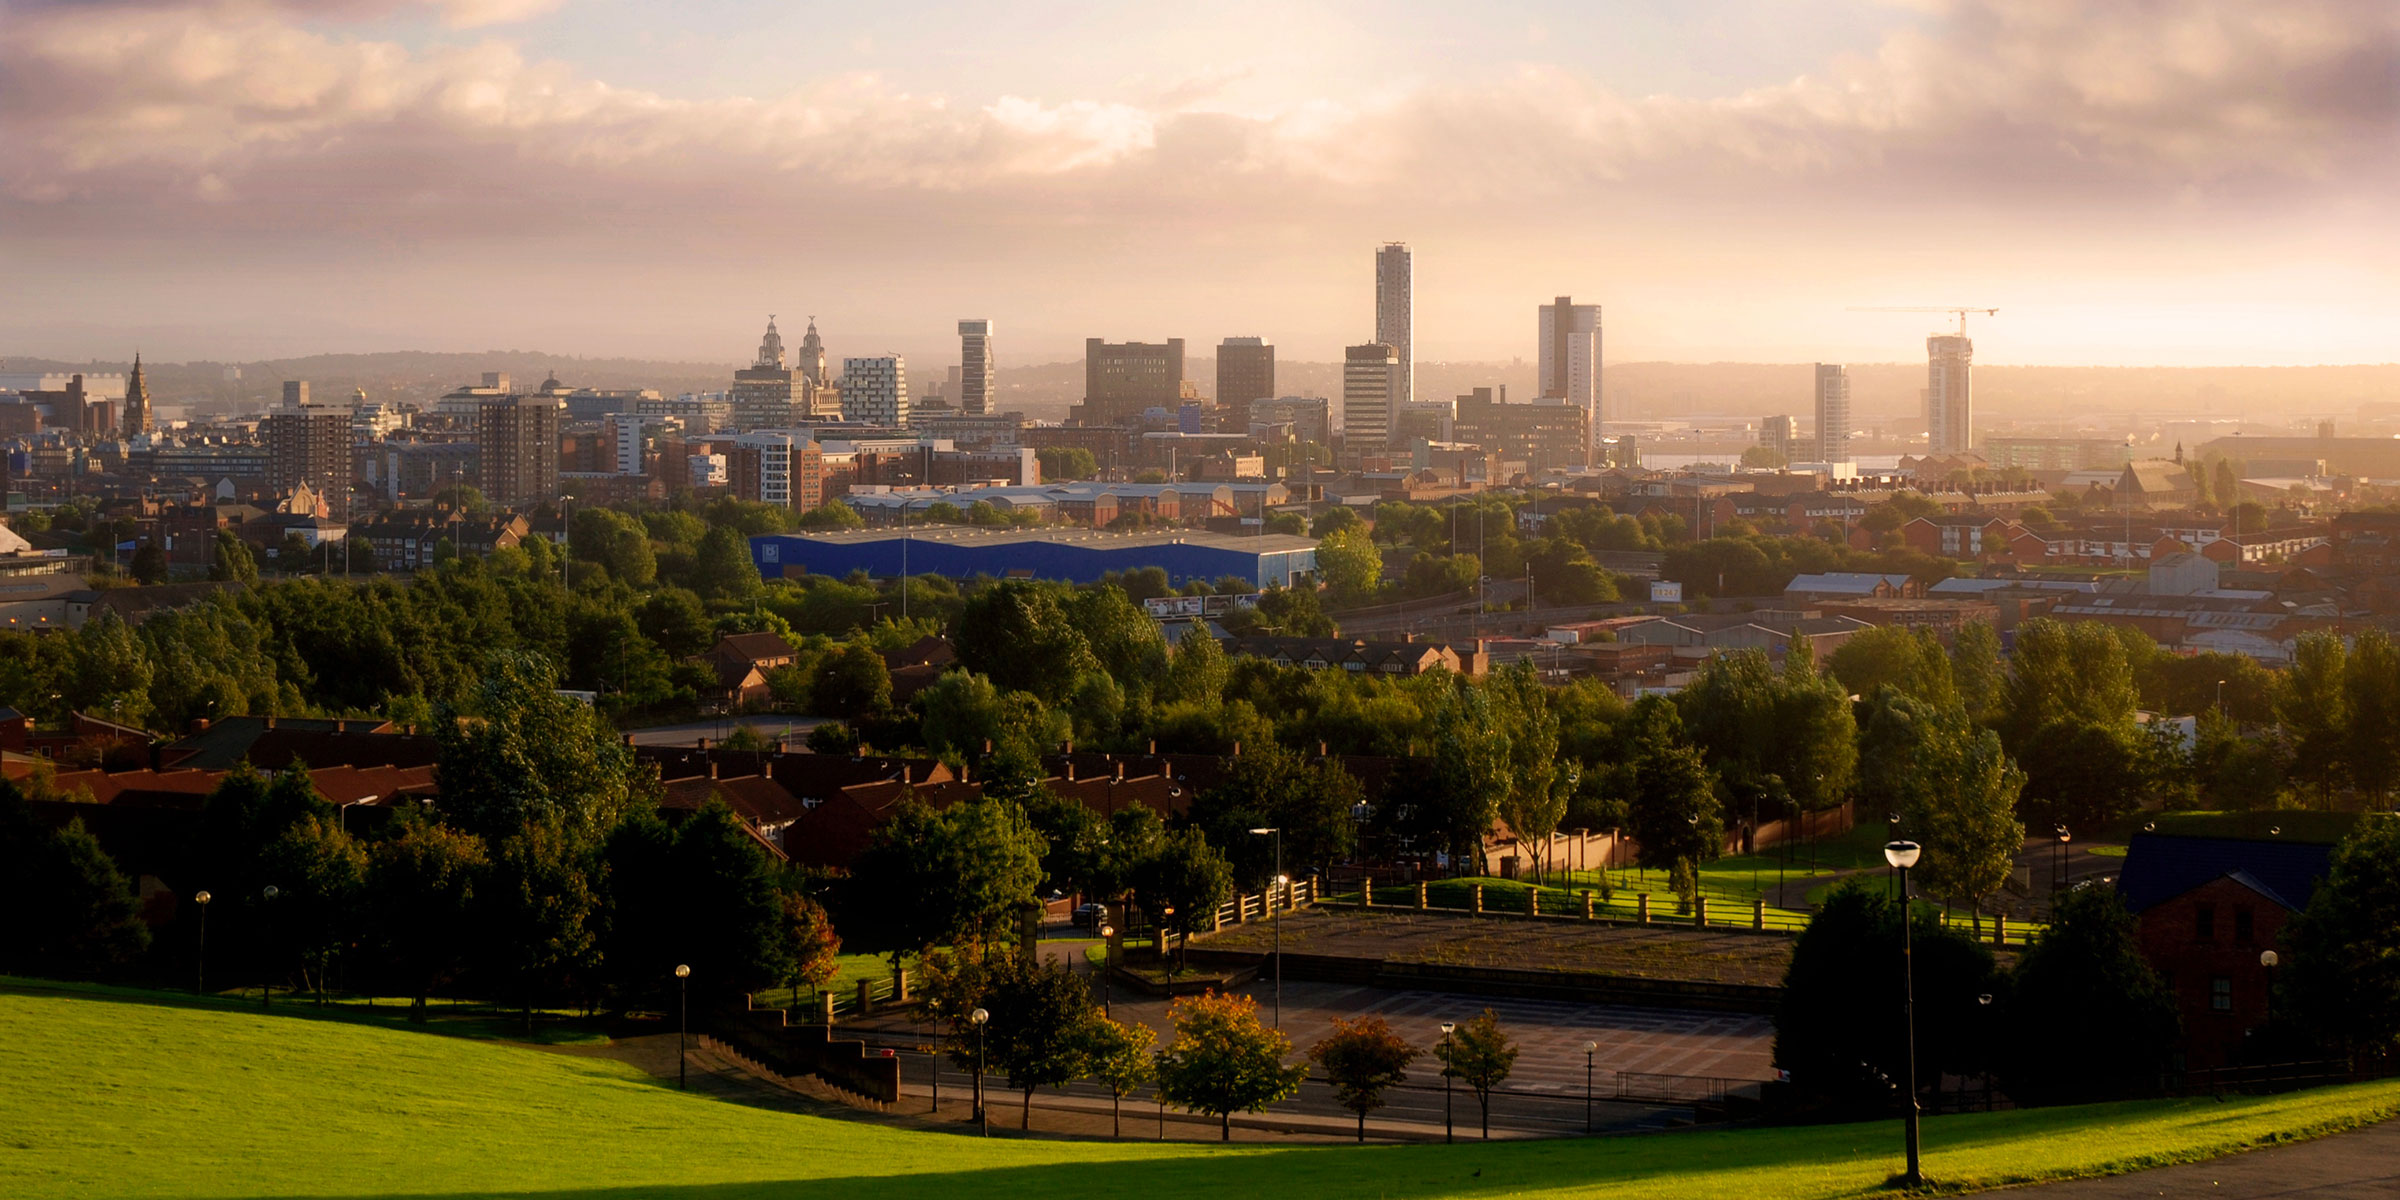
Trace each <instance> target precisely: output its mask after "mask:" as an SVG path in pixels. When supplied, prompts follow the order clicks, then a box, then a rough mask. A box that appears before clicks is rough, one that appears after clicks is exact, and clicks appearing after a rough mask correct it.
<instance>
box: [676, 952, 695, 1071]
mask: <svg viewBox="0 0 2400 1200" xmlns="http://www.w3.org/2000/svg"><path fill="white" fill-rule="evenodd" d="M691 982H692V968H691V965H690V964H688V963H677V964H675V1090H676V1091H682V1090H683V1083H684V1078H683V1075H684V1066H683V1060H684V1056H685V1055H687V1054H689V1053H690V1051H688V1050H686V1049H684V1035H685V1031H686V1030H688V1029H690V1028H691V1017H692V1004H691Z"/></svg>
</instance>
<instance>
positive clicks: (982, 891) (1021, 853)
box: [844, 796, 1043, 966]
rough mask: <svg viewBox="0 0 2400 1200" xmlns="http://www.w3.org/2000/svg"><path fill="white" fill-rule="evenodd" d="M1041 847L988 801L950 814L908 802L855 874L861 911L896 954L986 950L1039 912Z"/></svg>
mask: <svg viewBox="0 0 2400 1200" xmlns="http://www.w3.org/2000/svg"><path fill="white" fill-rule="evenodd" d="M1042 849H1043V847H1042V840H1041V837H1040V835H1039V834H1036V833H1035V832H1034V830H1033V826H1032V823H1031V822H1030V821H1028V820H1027V819H1026V816H1025V812H1024V810H1023V809H1020V808H1018V807H1017V806H1016V805H1014V804H1012V803H1009V802H1008V801H1005V800H996V799H992V798H989V797H987V798H984V799H981V800H976V801H971V802H969V803H965V804H957V805H953V806H951V807H950V808H948V809H946V810H944V811H942V812H939V813H937V812H934V811H933V810H932V809H929V808H927V807H925V805H924V804H923V803H922V802H921V801H918V800H917V799H916V798H915V797H913V796H912V797H909V798H907V799H904V800H902V801H901V802H900V804H899V805H898V807H897V808H896V809H895V810H894V812H893V815H892V819H891V820H890V821H887V822H885V823H884V826H883V828H881V829H879V830H877V831H876V832H875V835H874V837H873V839H872V840H871V841H870V842H869V843H868V845H867V849H866V851H865V852H864V853H862V854H861V855H860V856H859V862H858V867H857V869H856V871H855V873H854V876H853V878H854V884H853V888H854V899H855V901H856V910H855V911H854V912H852V913H851V915H850V916H847V917H845V918H844V920H845V927H846V928H850V929H853V930H857V929H862V928H863V929H867V930H869V931H870V932H872V933H873V934H875V935H876V936H877V938H878V939H879V941H880V943H881V945H880V946H879V948H881V949H885V950H889V951H890V952H891V953H892V954H893V962H894V965H895V966H896V965H898V956H899V954H900V953H901V952H902V951H905V950H917V949H922V948H924V947H926V946H930V945H933V944H935V943H937V942H942V941H948V940H951V939H952V938H954V937H961V938H965V939H966V940H968V941H972V942H981V941H984V940H986V939H987V938H988V936H989V935H990V934H991V933H992V932H994V931H995V930H996V929H997V928H999V927H1001V925H1002V923H1003V922H1004V921H1006V920H1007V919H1008V918H1010V917H1012V916H1014V915H1015V914H1016V913H1017V912H1018V911H1020V910H1021V909H1023V908H1025V907H1026V906H1028V905H1031V904H1032V903H1033V902H1034V899H1033V893H1034V889H1035V888H1036V887H1039V886H1040V885H1041V882H1042Z"/></svg>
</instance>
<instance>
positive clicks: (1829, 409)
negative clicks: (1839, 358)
mask: <svg viewBox="0 0 2400 1200" xmlns="http://www.w3.org/2000/svg"><path fill="white" fill-rule="evenodd" d="M1816 390H1817V461H1818V462H1821V463H1846V462H1849V461H1850V369H1849V368H1848V367H1845V366H1843V365H1842V364H1840V363H1818V364H1817V388H1816Z"/></svg>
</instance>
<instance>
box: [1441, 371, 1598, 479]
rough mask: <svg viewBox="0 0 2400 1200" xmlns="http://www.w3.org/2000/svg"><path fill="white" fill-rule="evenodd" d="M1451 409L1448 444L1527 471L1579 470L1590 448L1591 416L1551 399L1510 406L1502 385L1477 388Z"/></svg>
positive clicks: (1459, 399) (1574, 407)
mask: <svg viewBox="0 0 2400 1200" xmlns="http://www.w3.org/2000/svg"><path fill="white" fill-rule="evenodd" d="M1454 406H1455V415H1454V417H1453V418H1452V422H1451V437H1452V439H1453V440H1455V441H1460V442H1466V443H1468V444H1471V445H1475V446H1481V447H1483V448H1484V449H1485V450H1489V451H1491V452H1493V453H1496V454H1498V455H1499V456H1500V457H1501V458H1503V459H1505V460H1508V461H1511V462H1517V461H1521V462H1523V463H1524V464H1525V466H1526V467H1527V468H1528V469H1530V470H1534V471H1571V470H1578V469H1580V468H1581V467H1582V466H1583V462H1584V455H1585V453H1586V451H1587V448H1588V447H1589V446H1590V445H1591V429H1590V426H1589V425H1588V421H1589V419H1590V416H1591V414H1590V413H1589V412H1587V411H1586V410H1585V409H1584V407H1583V406H1582V405H1579V404H1569V403H1567V402H1566V401H1564V400H1560V399H1556V398H1551V399H1546V400H1536V401H1535V402H1533V403H1531V404H1511V403H1509V402H1508V389H1507V388H1506V387H1505V386H1503V387H1498V388H1488V387H1479V388H1476V389H1475V390H1474V391H1471V392H1468V393H1467V394H1466V395H1463V396H1460V397H1459V398H1458V399H1457V400H1456V401H1455V402H1454Z"/></svg>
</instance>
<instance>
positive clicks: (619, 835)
mask: <svg viewBox="0 0 2400 1200" xmlns="http://www.w3.org/2000/svg"><path fill="white" fill-rule="evenodd" d="M603 861H604V863H605V865H606V867H607V870H606V872H605V878H606V880H607V888H606V892H605V894H604V897H603V898H604V900H605V901H606V903H607V905H608V916H609V920H608V923H607V927H606V929H607V938H606V940H605V941H604V942H603V943H602V947H601V950H602V955H601V960H602V962H603V963H604V964H605V965H606V966H607V968H608V971H609V975H610V977H611V978H612V979H613V980H614V981H615V983H616V986H617V987H618V989H619V990H620V994H622V995H624V996H625V997H626V998H627V999H628V1000H630V1001H635V1002H663V1001H664V1000H665V999H666V992H667V991H668V989H670V988H671V987H672V986H673V985H672V984H671V983H670V982H669V981H670V980H671V979H672V978H673V972H674V969H675V967H676V966H677V965H678V964H686V965H689V966H690V967H691V968H692V978H691V985H690V986H691V987H692V988H693V989H694V990H695V991H698V992H699V993H700V994H702V995H703V996H707V997H714V998H717V999H721V1000H726V1001H731V1000H734V999H736V998H738V997H740V996H741V995H742V994H743V993H746V992H756V991H761V990H764V989H766V988H768V987H772V986H774V985H776V984H782V983H786V982H788V981H789V980H790V979H791V977H792V971H793V962H792V954H791V949H792V942H791V938H790V926H789V924H788V923H787V920H786V915H785V907H784V898H783V894H782V892H781V891H780V890H779V889H778V888H777V886H776V878H775V870H774V866H773V864H772V862H771V861H770V860H769V858H768V855H767V852H766V850H765V849H764V848H762V847H761V846H760V845H759V843H758V840H757V838H755V837H754V836H752V835H751V833H750V831H749V830H748V829H746V828H744V826H743V824H742V821H741V818H739V817H737V816H735V815H734V813H733V810H732V809H731V808H728V807H726V804H725V802H724V800H723V799H721V798H717V797H711V798H710V799H709V800H708V801H707V802H706V803H704V804H702V805H701V806H700V808H699V810H698V811H696V812H694V813H693V814H692V815H691V816H689V817H686V818H684V819H683V820H682V821H680V822H677V823H676V824H675V825H673V826H672V827H669V826H668V825H667V824H666V823H665V822H663V821H661V820H659V819H658V818H657V817H655V816H649V815H643V816H637V817H634V818H631V819H629V820H627V821H625V822H624V823H623V824H621V825H619V826H618V827H617V828H616V829H615V830H614V831H612V833H611V834H610V836H609V840H608V844H607V847H606V849H605V850H604V852H603Z"/></svg>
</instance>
